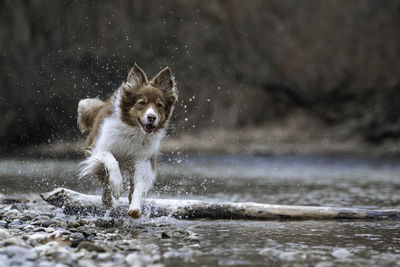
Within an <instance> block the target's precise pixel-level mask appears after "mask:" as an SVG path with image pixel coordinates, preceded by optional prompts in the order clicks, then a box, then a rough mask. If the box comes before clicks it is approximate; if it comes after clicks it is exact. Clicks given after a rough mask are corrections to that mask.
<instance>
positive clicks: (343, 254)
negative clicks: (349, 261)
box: [332, 248, 353, 259]
mask: <svg viewBox="0 0 400 267" xmlns="http://www.w3.org/2000/svg"><path fill="white" fill-rule="evenodd" d="M332 256H333V257H335V258H339V259H342V258H350V257H351V256H353V253H351V252H350V251H348V250H347V249H345V248H338V249H335V250H333V252H332Z"/></svg>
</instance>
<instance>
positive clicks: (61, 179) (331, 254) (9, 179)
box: [0, 156, 400, 266]
mask: <svg viewBox="0 0 400 267" xmlns="http://www.w3.org/2000/svg"><path fill="white" fill-rule="evenodd" d="M77 163H78V162H75V161H62V160H60V161H57V160H27V159H24V160H19V159H15V160H1V161H0V190H1V191H0V192H2V193H3V194H18V193H21V192H24V193H27V192H42V191H49V190H52V189H54V188H55V187H59V186H64V187H68V188H71V189H75V190H78V191H81V192H82V191H83V192H90V193H93V192H95V193H99V192H100V191H99V186H98V183H97V182H96V181H94V180H92V179H90V178H84V180H82V181H78V180H77V179H76V173H77ZM398 163H399V162H398V161H397V160H371V159H368V160H367V159H354V158H318V157H278V158H273V157H254V156H227V157H219V156H218V157H191V158H178V159H177V158H174V159H171V158H168V157H162V158H161V163H160V168H159V175H158V180H157V182H156V185H155V188H154V189H153V190H152V192H151V194H152V195H160V196H163V197H177V196H179V197H187V198H197V199H199V198H200V199H210V200H230V201H255V202H262V203H271V204H290V205H292V204H293V205H321V206H350V207H364V208H400V196H399V194H398V192H399V189H400V165H399V164H398ZM160 220H161V221H160ZM162 220H163V219H152V220H150V221H148V222H142V227H145V229H146V231H140V232H139V233H138V234H137V235H135V237H134V239H135V240H137V241H138V242H139V243H141V244H153V245H156V246H157V247H158V249H159V250H160V253H161V254H162V255H163V262H165V263H167V264H169V263H170V264H174V263H177V262H182V261H183V262H187V263H190V262H193V263H196V264H197V265H201V264H206V265H207V264H213V265H215V264H218V265H265V264H267V263H282V262H293V261H294V262H298V263H308V264H310V263H314V264H316V263H320V264H321V266H323V264H327V262H335V263H337V264H340V265H348V266H354V265H365V264H367V265H382V264H387V265H392V264H400V256H399V255H400V231H399V228H400V223H399V222H398V221H367V222H362V221H361V222H360V221H340V222H337V221H336V222H327V221H322V222H321V221H278V222H276V221H267V222H249V221H240V220H239V221H229V220H221V221H207V220H198V221H178V220H174V219H171V218H168V222H169V223H168V224H167V225H170V224H171V220H172V221H173V223H172V224H173V225H176V226H177V227H179V228H181V229H185V230H187V231H193V232H195V233H196V234H197V237H196V238H194V239H193V238H191V239H190V238H189V239H173V238H172V239H160V238H155V235H154V232H157V231H164V230H168V228H169V227H170V226H166V227H165V228H166V229H164V228H163V227H160V226H157V227H155V226H154V225H158V224H160V225H162V224H163V222H162ZM325 266H329V265H325Z"/></svg>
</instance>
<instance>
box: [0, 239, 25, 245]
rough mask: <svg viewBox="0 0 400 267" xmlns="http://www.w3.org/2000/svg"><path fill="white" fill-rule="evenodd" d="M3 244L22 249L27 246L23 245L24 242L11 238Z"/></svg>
mask: <svg viewBox="0 0 400 267" xmlns="http://www.w3.org/2000/svg"><path fill="white" fill-rule="evenodd" d="M3 242H4V246H22V247H25V246H27V244H26V243H25V241H24V240H22V239H19V238H16V237H11V238H8V239H5V240H4V241H3Z"/></svg>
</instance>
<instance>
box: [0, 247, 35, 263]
mask: <svg viewBox="0 0 400 267" xmlns="http://www.w3.org/2000/svg"><path fill="white" fill-rule="evenodd" d="M0 254H5V255H7V256H8V257H9V258H14V257H16V258H19V259H22V260H35V259H36V258H37V256H38V255H37V252H36V251H34V250H32V249H28V248H24V247H19V246H8V247H5V248H3V249H0Z"/></svg>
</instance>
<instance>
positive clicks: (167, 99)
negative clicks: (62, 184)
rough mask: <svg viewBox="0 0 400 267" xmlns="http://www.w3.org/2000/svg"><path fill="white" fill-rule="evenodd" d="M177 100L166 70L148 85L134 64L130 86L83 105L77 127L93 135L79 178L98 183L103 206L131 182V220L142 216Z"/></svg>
mask: <svg viewBox="0 0 400 267" xmlns="http://www.w3.org/2000/svg"><path fill="white" fill-rule="evenodd" d="M177 98H178V95H177V90H176V83H175V81H174V77H173V76H172V73H171V70H170V69H169V68H168V67H167V68H165V69H163V70H162V71H160V72H159V73H158V74H157V75H156V76H155V77H154V78H153V79H151V80H150V81H148V80H147V77H146V74H145V73H144V71H143V70H142V69H141V68H139V66H137V65H136V64H135V65H134V66H133V68H132V69H131V71H130V72H129V75H128V78H127V81H126V82H123V83H122V85H121V86H120V87H119V88H118V90H117V91H115V92H114V93H113V94H112V96H111V97H109V98H108V100H107V101H105V102H103V101H101V100H99V99H93V98H92V99H83V100H81V101H80V102H79V105H78V125H79V128H80V129H81V131H82V132H85V131H90V133H89V135H88V137H87V139H86V151H87V152H88V153H87V158H86V159H85V160H84V161H83V162H82V163H81V165H82V170H81V173H80V175H79V176H80V177H83V176H86V175H89V174H90V175H94V176H96V177H97V178H98V179H99V181H100V183H101V184H102V186H103V197H102V201H103V205H104V206H105V207H107V208H111V207H112V205H113V202H114V201H115V199H118V198H119V196H120V195H121V193H122V191H123V179H125V181H129V183H130V190H129V195H128V196H129V210H128V215H129V216H131V217H133V218H139V217H140V216H141V214H142V200H143V197H144V195H145V194H146V193H147V192H148V191H149V190H150V188H151V187H152V185H153V182H154V180H155V163H156V155H157V153H158V150H159V147H160V142H161V140H162V139H163V137H164V135H165V130H166V127H167V125H168V121H169V119H170V117H171V114H172V111H173V107H174V104H175V102H176V101H177ZM114 198H115V199H114Z"/></svg>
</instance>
